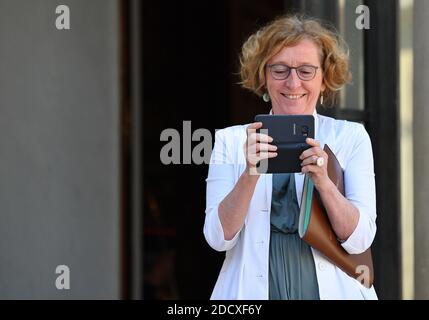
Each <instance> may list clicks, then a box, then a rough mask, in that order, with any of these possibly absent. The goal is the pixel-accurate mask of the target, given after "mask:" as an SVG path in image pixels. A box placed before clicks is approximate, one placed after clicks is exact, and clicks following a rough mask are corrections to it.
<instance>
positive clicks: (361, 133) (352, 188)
mask: <svg viewBox="0 0 429 320" xmlns="http://www.w3.org/2000/svg"><path fill="white" fill-rule="evenodd" d="M354 133H355V134H353V135H351V136H353V137H354V139H353V140H354V141H353V142H352V141H350V147H351V153H350V157H349V160H348V162H347V164H346V166H345V169H344V188H345V195H346V198H347V199H348V200H349V201H350V202H351V203H353V205H355V206H356V208H357V209H358V210H359V221H358V224H357V226H356V229H355V230H354V231H353V233H352V234H351V235H350V237H349V238H348V239H347V240H346V241H344V242H343V243H342V246H343V248H344V249H345V250H346V251H347V252H348V253H350V254H359V253H362V252H364V251H365V250H366V249H368V248H369V247H370V246H371V244H372V241H373V240H374V237H375V233H376V230H377V227H376V224H375V220H376V216H377V214H376V198H375V177H374V160H373V154H372V147H371V140H370V138H369V135H368V133H367V132H366V130H365V128H364V127H363V125H361V124H357V125H356V130H355V132H354Z"/></svg>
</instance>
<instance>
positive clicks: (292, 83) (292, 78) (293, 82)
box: [286, 69, 301, 89]
mask: <svg viewBox="0 0 429 320" xmlns="http://www.w3.org/2000/svg"><path fill="white" fill-rule="evenodd" d="M286 86H287V87H288V88H290V89H295V88H299V87H300V86H301V79H300V78H299V77H298V74H297V73H296V69H292V70H291V71H290V74H289V77H287V79H286Z"/></svg>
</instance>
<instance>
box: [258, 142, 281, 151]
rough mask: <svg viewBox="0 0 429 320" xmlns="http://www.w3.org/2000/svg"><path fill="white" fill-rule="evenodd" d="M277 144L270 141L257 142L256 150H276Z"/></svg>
mask: <svg viewBox="0 0 429 320" xmlns="http://www.w3.org/2000/svg"><path fill="white" fill-rule="evenodd" d="M276 150H277V146H275V145H272V144H268V143H257V144H256V152H258V151H260V152H264V151H276Z"/></svg>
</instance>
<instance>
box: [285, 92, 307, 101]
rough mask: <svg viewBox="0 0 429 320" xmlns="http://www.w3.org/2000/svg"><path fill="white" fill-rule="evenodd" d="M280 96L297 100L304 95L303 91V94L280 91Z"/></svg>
mask: <svg viewBox="0 0 429 320" xmlns="http://www.w3.org/2000/svg"><path fill="white" fill-rule="evenodd" d="M282 96H283V97H285V98H287V99H290V100H298V99H301V98H302V97H304V96H305V93H303V94H285V93H282Z"/></svg>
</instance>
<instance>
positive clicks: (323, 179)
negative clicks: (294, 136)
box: [299, 138, 332, 192]
mask: <svg viewBox="0 0 429 320" xmlns="http://www.w3.org/2000/svg"><path fill="white" fill-rule="evenodd" d="M305 142H306V143H307V144H309V145H310V146H311V148H309V149H307V150H305V151H304V152H303V153H301V156H300V157H299V159H300V160H302V162H301V166H302V170H301V172H302V173H309V174H310V177H311V179H312V180H313V183H314V186H315V187H316V188H317V190H319V192H320V191H322V190H323V189H326V188H328V187H329V185H330V183H332V182H331V180H330V179H329V176H328V155H327V154H326V152H325V151H323V149H322V148H320V142H319V141H316V140H314V139H311V138H307V139H306V140H305ZM319 157H322V158H323V160H322V162H323V164H322V165H321V166H318V165H317V159H318V158H319ZM319 161H320V160H319Z"/></svg>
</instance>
